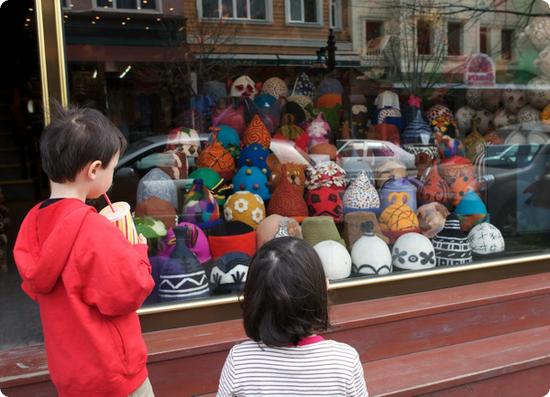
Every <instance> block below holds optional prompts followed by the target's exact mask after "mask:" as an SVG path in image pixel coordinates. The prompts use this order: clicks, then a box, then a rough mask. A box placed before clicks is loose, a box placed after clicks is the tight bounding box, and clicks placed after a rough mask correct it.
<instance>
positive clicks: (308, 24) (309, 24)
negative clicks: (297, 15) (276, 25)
mask: <svg viewBox="0 0 550 397" xmlns="http://www.w3.org/2000/svg"><path fill="white" fill-rule="evenodd" d="M285 25H286V26H294V27H299V28H322V27H323V24H322V23H319V22H288V21H287V22H286V23H285Z"/></svg>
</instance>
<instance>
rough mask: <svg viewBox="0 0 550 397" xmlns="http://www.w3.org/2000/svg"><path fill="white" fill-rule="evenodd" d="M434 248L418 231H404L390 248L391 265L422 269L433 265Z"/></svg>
mask: <svg viewBox="0 0 550 397" xmlns="http://www.w3.org/2000/svg"><path fill="white" fill-rule="evenodd" d="M435 263H436V262H435V250H434V247H433V245H432V243H431V241H430V240H429V239H428V238H427V237H426V236H423V235H421V234H420V233H406V234H403V235H402V236H401V237H399V238H398V239H397V241H396V242H395V244H394V246H393V250H392V264H393V267H394V268H396V269H399V270H423V269H430V268H433V267H435Z"/></svg>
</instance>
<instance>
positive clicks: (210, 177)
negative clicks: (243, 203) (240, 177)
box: [189, 168, 231, 205]
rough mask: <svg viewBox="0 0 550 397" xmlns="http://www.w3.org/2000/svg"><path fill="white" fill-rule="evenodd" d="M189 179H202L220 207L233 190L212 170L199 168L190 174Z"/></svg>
mask: <svg viewBox="0 0 550 397" xmlns="http://www.w3.org/2000/svg"><path fill="white" fill-rule="evenodd" d="M189 178H190V179H193V180H195V179H202V181H203V182H204V185H205V186H206V187H207V188H208V190H210V192H211V193H212V194H213V195H214V198H215V199H216V200H217V201H218V204H220V205H223V203H224V202H225V197H226V195H227V194H228V193H229V192H230V190H231V186H229V185H228V184H227V183H226V182H225V180H224V179H223V178H222V177H221V176H220V174H218V173H217V172H216V171H214V170H213V169H211V168H197V169H196V170H195V171H193V172H192V173H191V174H189Z"/></svg>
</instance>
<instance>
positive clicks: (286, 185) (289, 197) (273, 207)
mask: <svg viewBox="0 0 550 397" xmlns="http://www.w3.org/2000/svg"><path fill="white" fill-rule="evenodd" d="M281 173H282V174H283V177H282V178H280V182H279V184H278V185H277V187H276V188H275V191H274V192H273V195H272V196H271V200H270V201H269V205H268V207H267V212H268V214H269V215H272V214H279V215H282V216H287V217H293V218H296V219H298V220H302V219H303V218H305V217H307V215H308V206H307V204H306V202H305V200H304V197H303V193H302V192H301V191H300V189H299V188H297V187H296V185H294V184H292V183H291V182H290V180H289V178H288V177H286V175H287V166H286V165H285V164H283V165H282V166H281Z"/></svg>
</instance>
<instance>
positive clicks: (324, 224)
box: [302, 216, 346, 246]
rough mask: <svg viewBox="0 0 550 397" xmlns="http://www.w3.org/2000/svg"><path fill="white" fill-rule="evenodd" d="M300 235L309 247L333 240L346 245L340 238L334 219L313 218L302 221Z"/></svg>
mask: <svg viewBox="0 0 550 397" xmlns="http://www.w3.org/2000/svg"><path fill="white" fill-rule="evenodd" d="M302 235H303V237H304V240H305V241H307V242H308V243H309V244H310V245H311V246H315V244H317V243H320V242H321V241H325V240H334V241H336V242H338V243H340V244H342V245H343V246H345V245H346V243H345V241H344V239H342V237H340V233H339V232H338V228H337V227H336V224H335V223H334V219H333V218H332V217H330V216H314V217H309V218H306V219H304V221H303V222H302Z"/></svg>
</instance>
